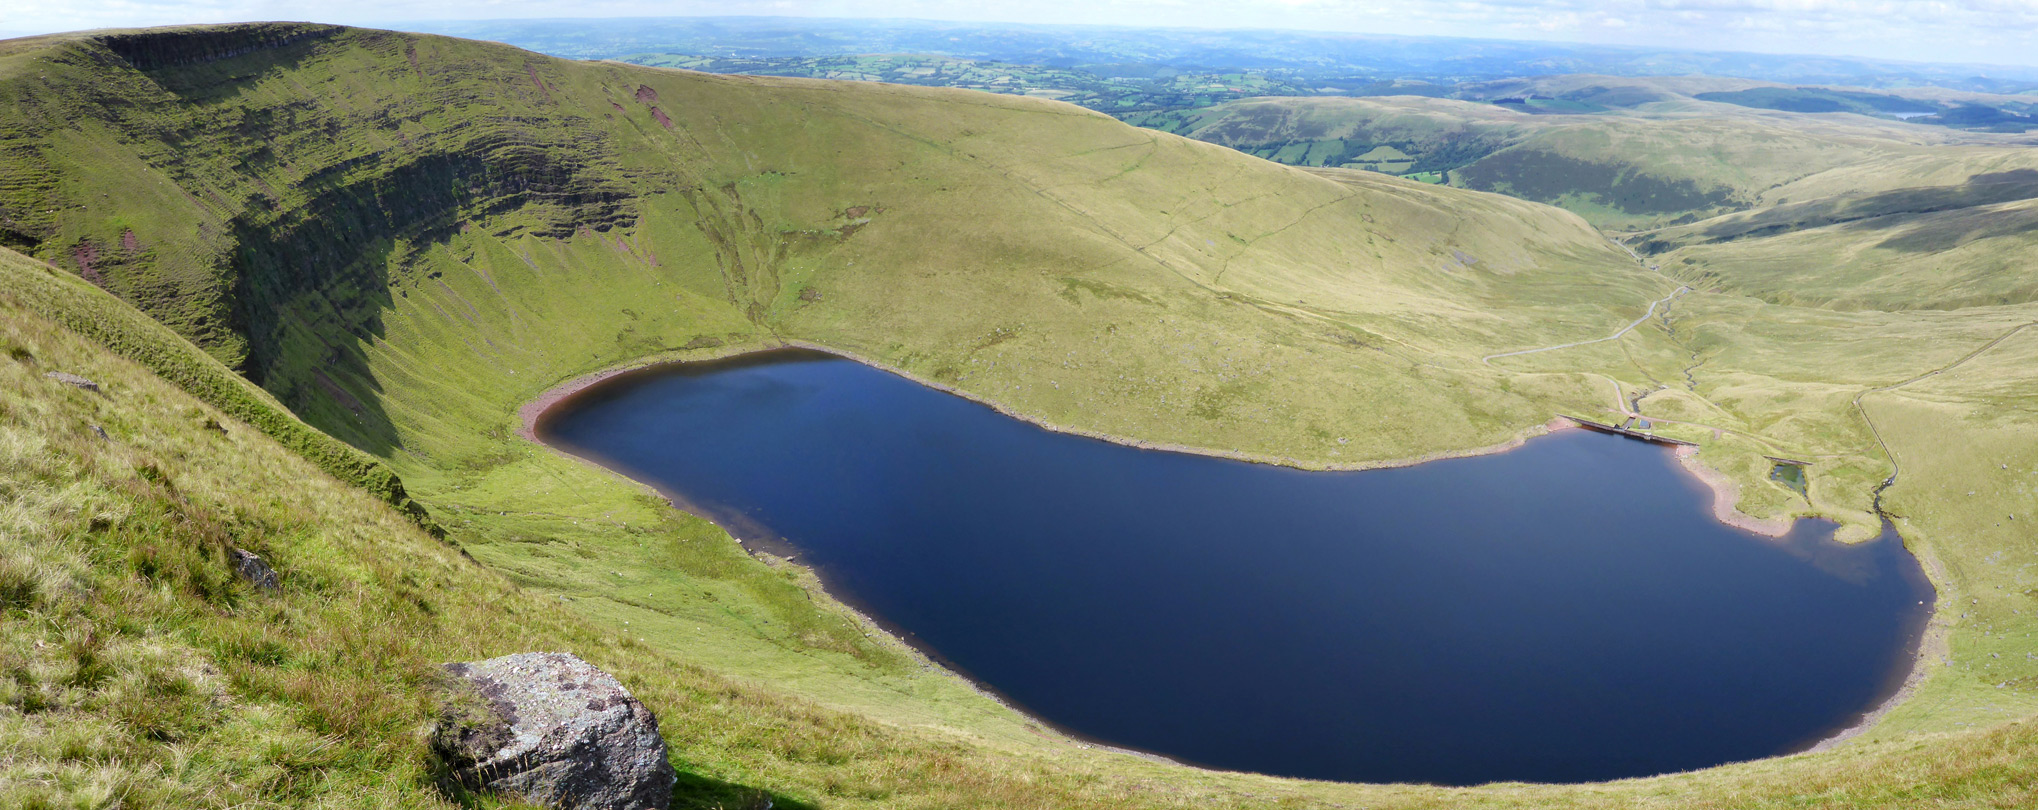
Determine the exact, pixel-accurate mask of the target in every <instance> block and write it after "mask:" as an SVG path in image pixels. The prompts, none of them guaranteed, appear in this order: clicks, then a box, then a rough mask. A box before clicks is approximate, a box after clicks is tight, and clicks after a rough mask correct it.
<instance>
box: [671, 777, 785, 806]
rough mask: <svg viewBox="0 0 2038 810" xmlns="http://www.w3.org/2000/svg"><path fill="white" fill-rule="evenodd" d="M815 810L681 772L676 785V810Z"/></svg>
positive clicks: (766, 794)
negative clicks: (688, 809)
mask: <svg viewBox="0 0 2038 810" xmlns="http://www.w3.org/2000/svg"><path fill="white" fill-rule="evenodd" d="M681 808H691V810H815V806H814V805H811V804H808V803H806V802H803V801H800V800H798V799H795V798H792V797H789V796H784V795H781V794H777V793H772V792H770V791H765V790H759V789H757V788H753V787H745V786H743V785H735V784H730V783H728V782H724V781H721V780H719V779H713V778H710V777H706V776H702V775H700V774H697V773H687V772H685V771H681V772H680V773H679V782H678V783H676V784H674V785H673V786H672V810H681Z"/></svg>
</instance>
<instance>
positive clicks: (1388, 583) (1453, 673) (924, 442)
mask: <svg viewBox="0 0 2038 810" xmlns="http://www.w3.org/2000/svg"><path fill="white" fill-rule="evenodd" d="M538 427H539V431H538V432H539V436H540V437H541V438H542V439H543V440H544V441H546V442H548V443H550V444H553V445H554V446H557V447H560V448H562V449H565V450H568V451H569V452H573V453H575V454H578V455H581V456H584V457H587V458H590V459H594V460H597V461H600V462H601V463H604V464H607V465H610V466H612V467H614V468H616V469H618V470H621V471H624V472H626V473H628V474H630V475H631V476H633V477H635V478H637V479H639V480H642V481H645V482H648V483H651V484H653V485H655V486H658V487H660V488H662V489H664V490H666V491H669V492H671V493H674V494H675V495H676V496H679V497H680V498H681V499H682V500H683V501H684V502H685V503H688V504H689V505H690V506H691V507H692V508H694V509H697V510H699V511H701V512H702V513H703V514H705V515H707V516H709V517H711V518H714V519H716V520H717V521H718V522H721V523H722V525H724V526H728V527H731V528H732V529H734V530H735V531H736V532H737V533H738V534H739V536H743V537H745V539H746V540H750V541H753V543H755V542H764V543H771V544H782V545H781V546H777V547H779V548H781V550H783V551H784V552H785V553H795V552H796V553H797V554H798V555H799V557H798V559H799V561H800V562H801V563H804V564H808V565H811V566H813V567H814V568H815V569H816V570H817V571H818V572H819V573H820V574H821V576H822V578H823V579H824V581H825V582H826V583H827V586H828V588H829V590H830V592H831V593H834V594H836V595H837V596H839V597H840V598H842V599H843V600H844V601H847V602H849V603H850V604H852V605H855V606H857V607H858V608H859V609H861V610H863V611H865V612H866V613H868V614H869V615H871V616H873V617H874V618H876V619H878V620H879V621H882V622H884V623H885V624H887V625H888V626H889V627H891V628H893V629H894V630H895V631H896V632H898V633H899V634H900V635H901V636H902V637H904V638H906V639H908V640H909V641H911V642H912V643H914V644H915V645H918V646H919V647H920V648H921V649H923V650H926V651H927V652H928V653H929V654H931V655H933V656H935V657H937V658H938V659H939V660H940V661H942V662H943V663H944V664H946V665H948V666H950V667H952V668H953V669H955V670H956V671H958V672H961V673H963V674H965V675H967V676H969V677H970V678H972V679H974V680H975V681H977V682H978V683H979V684H982V685H983V686H984V687H986V688H987V689H990V690H993V691H995V692H996V693H998V694H1000V695H1002V696H1004V697H1005V698H1006V699H1007V700H1009V701H1010V702H1011V703H1012V704H1013V705H1014V706H1016V707H1018V708H1020V709H1022V710H1023V711H1025V712H1027V713H1029V714H1031V715H1032V716H1034V717H1037V718H1040V719H1042V720H1044V721H1046V722H1048V723H1051V724H1053V725H1054V726H1056V727H1058V728H1060V729H1062V730H1064V731H1066V732H1068V733H1070V734H1073V735H1077V736H1080V737H1083V738H1087V739H1091V740H1095V741H1097V742H1100V743H1105V744H1109V745H1115V746H1122V747H1126V748H1133V749H1138V750H1143V751H1149V752H1153V753H1157V754H1161V755H1164V756H1167V757H1170V758H1173V759H1177V760H1180V761H1183V762H1188V763H1193V764H1197V765H1203V766H1208V767H1213V768H1222V769H1230V770H1245V771H1257V772H1263V773H1270V774H1279V775H1285V776H1298V777H1309V778H1320V779H1336V780H1350V781H1368V782H1430V783H1439V784H1476V783H1483V782H1489V781H1499V780H1522V781H1537V782H1576V781H1588V780H1601V779H1611V778H1617V777H1626V776H1642V775H1648V774H1657V773H1665V772H1670V771H1680V770H1687V769H1692V768H1700V767H1706V766H1710V765H1717V764H1721V763H1726V762H1733V761H1737V760H1746V759H1754V758H1759V757H1765V756H1770V755H1775V754H1781V753H1786V752H1790V751H1793V750H1798V749H1801V748H1803V747H1805V746H1807V745H1809V744H1811V743H1813V742H1815V741H1816V740H1818V739H1820V738H1822V737H1825V736H1827V735H1830V734H1831V733H1833V732H1834V731H1836V730H1837V729H1840V728H1843V727H1845V726H1848V725H1850V724H1851V723H1853V722H1854V721H1855V720H1856V719H1858V718H1859V717H1860V716H1861V714H1862V713H1863V712H1864V711H1866V710H1868V709H1870V708H1872V707H1873V706H1875V705H1876V704H1877V703H1879V702H1880V701H1882V700H1883V699H1885V698H1886V697H1887V696H1888V695H1890V694H1892V693H1893V692H1894V690H1895V689H1896V688H1897V686H1898V685H1899V684H1900V682H1901V681H1902V679H1903V678H1904V676H1905V675H1906V674H1907V673H1908V671H1909V669H1910V659H1911V656H1912V654H1913V651H1914V649H1915V646H1916V644H1917V640H1918V638H1919V634H1920V633H1921V632H1922V630H1923V627H1924V623H1925V619H1926V617H1927V615H1928V612H1929V604H1930V602H1931V600H1932V591H1931V588H1930V586H1929V584H1928V583H1927V581H1926V580H1925V578H1924V576H1923V574H1922V573H1921V572H1920V570H1919V568H1918V565H1917V563H1916V561H1915V560H1914V559H1912V558H1911V557H1910V555H1909V554H1907V553H1906V552H1905V551H1904V549H1903V547H1902V544H1901V541H1900V540H1898V539H1897V538H1896V536H1895V534H1894V533H1893V532H1890V531H1885V533H1884V536H1883V537H1882V538H1881V539H1879V540H1876V541H1873V542H1869V543H1864V544H1859V545H1852V546H1849V545H1843V544H1839V543H1835V542H1833V541H1832V540H1831V537H1830V536H1831V533H1832V528H1833V527H1832V525H1831V524H1827V523H1819V522H1810V521H1807V522H1802V523H1800V524H1799V525H1798V526H1797V528H1796V530H1795V531H1793V532H1792V533H1791V534H1790V535H1789V536H1788V537H1784V538H1781V539H1768V538H1763V537H1758V536H1755V535H1752V534H1748V533H1746V532H1742V531H1740V530H1736V529H1733V528H1730V527H1727V526H1725V525H1722V524H1720V523H1719V522H1717V521H1715V520H1714V519H1713V518H1712V516H1711V513H1710V508H1709V507H1710V502H1711V496H1710V494H1709V493H1708V492H1707V491H1705V490H1704V489H1703V488H1702V487H1701V486H1700V485H1699V484H1698V483H1697V482H1696V481H1695V480H1693V478H1692V477H1691V476H1689V475H1687V474H1685V473H1684V472H1683V471H1682V470H1681V469H1680V468H1679V466H1678V465H1677V463H1676V461H1675V460H1674V459H1673V458H1672V456H1671V455H1670V453H1669V452H1668V451H1667V450H1665V449H1664V448H1661V447H1658V446H1655V445H1651V444H1647V443H1643V442H1640V441H1636V440H1632V439H1624V438H1620V437H1615V436H1607V435H1600V434H1594V433H1588V432H1585V431H1579V430H1571V431H1560V432H1558V433H1557V434H1554V435H1551V436H1548V437H1544V438H1539V439H1536V440H1533V441H1531V442H1529V443H1528V444H1527V445H1526V446H1524V447H1522V448H1520V449H1517V450H1514V451H1512V452H1507V453H1500V454H1496V455H1489V456H1481V457H1476V458H1465V459H1452V460H1445V461H1437V462H1432V463H1428V464H1422V465H1419V466H1414V467H1407V468H1400V469H1388V470H1374V471H1365V472H1304V471H1299V470H1293V469H1288V468H1283V467H1275V466H1269V465H1260V464H1249V463H1244V462H1238V461H1230V460H1224V459H1217V458H1210V457H1204V456H1196V455H1188V454H1181V453H1169V452H1158V451H1148V450H1139V449H1135V448H1130V447H1125V446H1121V445H1116V444H1111V443H1107V442H1103V441H1097V440H1093V439H1087V438H1081V437H1077V436H1070V435H1065V434H1058V433H1054V432H1051V431H1047V430H1043V429H1041V428H1038V427H1035V426H1033V425H1030V424H1027V423H1024V422H1021V421H1018V420H1015V419H1012V418H1009V417H1007V416H1004V415H1002V414H1000V413H998V412H996V411H994V410H992V409H990V408H987V407H985V406H983V405H980V404H977V403H973V402H970V401H967V400H964V399H961V398H958V397H955V396H952V395H949V394H946V393H943V392H940V391H937V390H934V389H930V388H927V387H924V386H922V385H919V384H917V383H915V382H912V381H910V380H906V379H903V378H900V377H897V376H894V375H892V374H889V373H886V372H883V371H880V370H877V369H873V368H870V367H868V366H864V365H861V364H858V363H855V362H851V361H848V360H843V359H839V358H834V357H830V356H827V355H821V354H816V353H811V352H777V353H771V354H766V355H757V356H753V357H750V358H745V359H740V360H735V361H724V362H720V363H712V364H700V365H691V366H669V367H665V368H662V369H657V370H652V371H647V372H640V373H636V374H631V375H626V376H622V377H618V378H616V379H612V380H609V381H607V382H604V383H602V384H600V385H597V386H595V387H593V388H591V389H589V390H588V391H584V392H582V393H581V394H579V395H576V396H574V397H572V398H569V399H568V400H567V401H565V402H563V403H562V404H560V405H559V406H557V407H554V408H553V409H552V410H551V411H550V412H548V413H547V414H546V415H545V417H544V418H543V419H542V420H541V423H540V425H539V426H538ZM766 535H768V536H766Z"/></svg>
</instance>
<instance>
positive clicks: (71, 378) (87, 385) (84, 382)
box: [42, 371, 99, 391]
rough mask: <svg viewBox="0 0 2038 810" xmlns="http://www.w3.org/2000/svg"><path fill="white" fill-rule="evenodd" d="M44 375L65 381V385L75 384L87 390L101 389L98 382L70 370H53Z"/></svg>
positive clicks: (58, 380)
mask: <svg viewBox="0 0 2038 810" xmlns="http://www.w3.org/2000/svg"><path fill="white" fill-rule="evenodd" d="M42 376H44V377H48V378H50V379H52V380H56V381H57V382H60V383H63V384H65V385H75V386H77V387H79V388H83V389H85V390H87V391H97V390H99V384H98V383H96V382H93V381H91V380H88V379H85V378H84V377H80V376H78V375H76V374H72V373H70V372H68V371H52V372H49V373H48V374H44V375H42Z"/></svg>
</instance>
